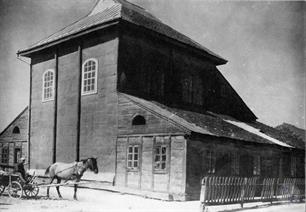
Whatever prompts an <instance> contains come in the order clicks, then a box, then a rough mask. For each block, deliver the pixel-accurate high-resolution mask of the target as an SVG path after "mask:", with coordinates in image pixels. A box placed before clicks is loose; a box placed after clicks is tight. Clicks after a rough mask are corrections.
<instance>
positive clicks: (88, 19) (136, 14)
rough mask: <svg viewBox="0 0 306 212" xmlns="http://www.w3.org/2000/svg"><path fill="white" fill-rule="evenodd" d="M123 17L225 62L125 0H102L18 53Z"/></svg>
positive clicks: (49, 44) (51, 43) (41, 47)
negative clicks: (79, 16) (73, 20)
mask: <svg viewBox="0 0 306 212" xmlns="http://www.w3.org/2000/svg"><path fill="white" fill-rule="evenodd" d="M120 20H124V21H127V22H129V23H132V24H135V25H138V26H141V27H144V28H146V29H149V30H151V31H154V32H157V33H159V34H162V35H164V36H167V37H169V38H171V39H174V40H176V41H178V42H180V43H183V44H186V45H188V46H191V47H193V48H196V49H198V50H200V51H201V52H202V53H203V54H204V55H206V56H209V57H211V58H214V60H215V61H216V62H217V64H225V63H226V62H227V61H226V60H225V59H223V58H222V57H221V56H219V55H217V54H215V53H214V52H212V51H210V50H209V49H207V48H205V47H204V46H202V45H201V44H199V43H197V42H195V41H193V40H192V39H190V38H188V37H187V36H185V35H183V34H181V33H179V32H178V31H176V30H175V29H173V28H171V27H170V26H168V25H166V24H164V23H162V21H160V20H159V19H158V18H156V17H155V16H153V15H152V14H150V13H149V12H148V11H147V10H145V9H144V8H142V7H140V6H137V5H135V4H132V3H130V2H127V1H125V0H100V1H98V2H97V4H96V5H95V7H94V8H93V9H92V11H91V12H90V13H89V14H88V15H86V16H85V17H84V18H82V19H80V20H78V21H76V22H74V23H72V24H70V25H69V26H66V27H64V28H63V29H61V30H59V31H57V32H56V33H54V34H52V35H50V36H48V37H47V38H44V39H42V40H40V41H38V42H37V43H35V44H33V45H31V46H30V47H28V48H26V49H23V50H19V51H18V53H17V54H19V55H22V56H27V55H28V54H29V53H31V52H35V51H37V50H41V49H44V48H47V47H49V46H52V45H55V44H58V43H60V42H63V41H64V39H65V38H68V37H70V36H77V35H79V36H80V35H81V33H82V32H84V31H86V30H88V29H95V28H97V27H99V26H103V25H105V24H108V23H110V22H114V21H120Z"/></svg>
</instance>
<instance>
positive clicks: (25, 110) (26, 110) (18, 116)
mask: <svg viewBox="0 0 306 212" xmlns="http://www.w3.org/2000/svg"><path fill="white" fill-rule="evenodd" d="M28 108H29V107H28V106H26V107H25V108H24V109H23V110H22V111H21V112H20V113H19V114H18V115H17V116H16V118H14V120H13V121H11V123H9V124H8V125H7V126H6V128H4V129H3V130H2V132H0V136H1V135H3V133H4V132H5V131H6V130H7V129H8V128H9V127H10V126H12V124H14V122H16V120H18V119H19V118H20V117H21V116H22V115H23V114H24V113H26V112H28Z"/></svg>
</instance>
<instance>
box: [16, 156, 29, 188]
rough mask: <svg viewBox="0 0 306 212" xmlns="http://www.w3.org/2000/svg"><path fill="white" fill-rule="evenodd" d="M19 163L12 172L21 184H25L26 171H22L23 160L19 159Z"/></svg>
mask: <svg viewBox="0 0 306 212" xmlns="http://www.w3.org/2000/svg"><path fill="white" fill-rule="evenodd" d="M19 161H20V162H19V163H17V164H16V165H15V167H14V172H15V173H16V174H17V175H18V176H19V178H20V181H21V182H22V183H26V182H27V181H26V171H25V169H24V164H25V158H20V160H19Z"/></svg>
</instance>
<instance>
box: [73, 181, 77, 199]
mask: <svg viewBox="0 0 306 212" xmlns="http://www.w3.org/2000/svg"><path fill="white" fill-rule="evenodd" d="M76 183H77V182H76ZM77 190H78V185H77V184H74V195H73V199H75V200H78V199H77Z"/></svg>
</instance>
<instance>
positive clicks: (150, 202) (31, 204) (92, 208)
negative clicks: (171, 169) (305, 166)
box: [0, 187, 305, 212]
mask: <svg viewBox="0 0 306 212" xmlns="http://www.w3.org/2000/svg"><path fill="white" fill-rule="evenodd" d="M61 193H62V195H63V197H64V199H59V198H58V196H57V194H56V191H55V188H51V189H50V197H51V198H50V199H46V198H45V195H46V190H45V189H42V190H41V191H40V192H39V196H38V198H37V199H20V200H16V199H11V198H9V197H8V196H7V195H5V194H4V196H1V197H0V211H8V212H11V211H12V212H19V211H20V212H30V211H31V212H32V211H34V212H36V211H37V212H38V211H39V212H51V211H52V212H56V211H65V212H96V211H107V212H119V211H120V212H141V211H148V212H150V211H152V212H189V211H190V212H199V211H200V202H199V201H189V202H167V201H160V200H154V199H146V198H143V197H139V196H134V195H128V194H119V193H114V192H110V191H101V190H92V189H79V190H78V199H79V200H78V201H75V200H73V198H72V196H73V189H72V188H70V187H62V188H61ZM205 211H206V212H215V211H223V212H229V211H242V212H244V211H245V212H246V211H250V212H285V211H290V212H291V211H294V212H300V211H301V212H304V211H305V203H302V204H301V203H292V204H290V203H281V204H273V205H271V204H269V203H264V204H263V203H252V204H246V205H245V208H244V209H241V208H240V206H239V205H226V206H209V207H207V208H206V209H205Z"/></svg>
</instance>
